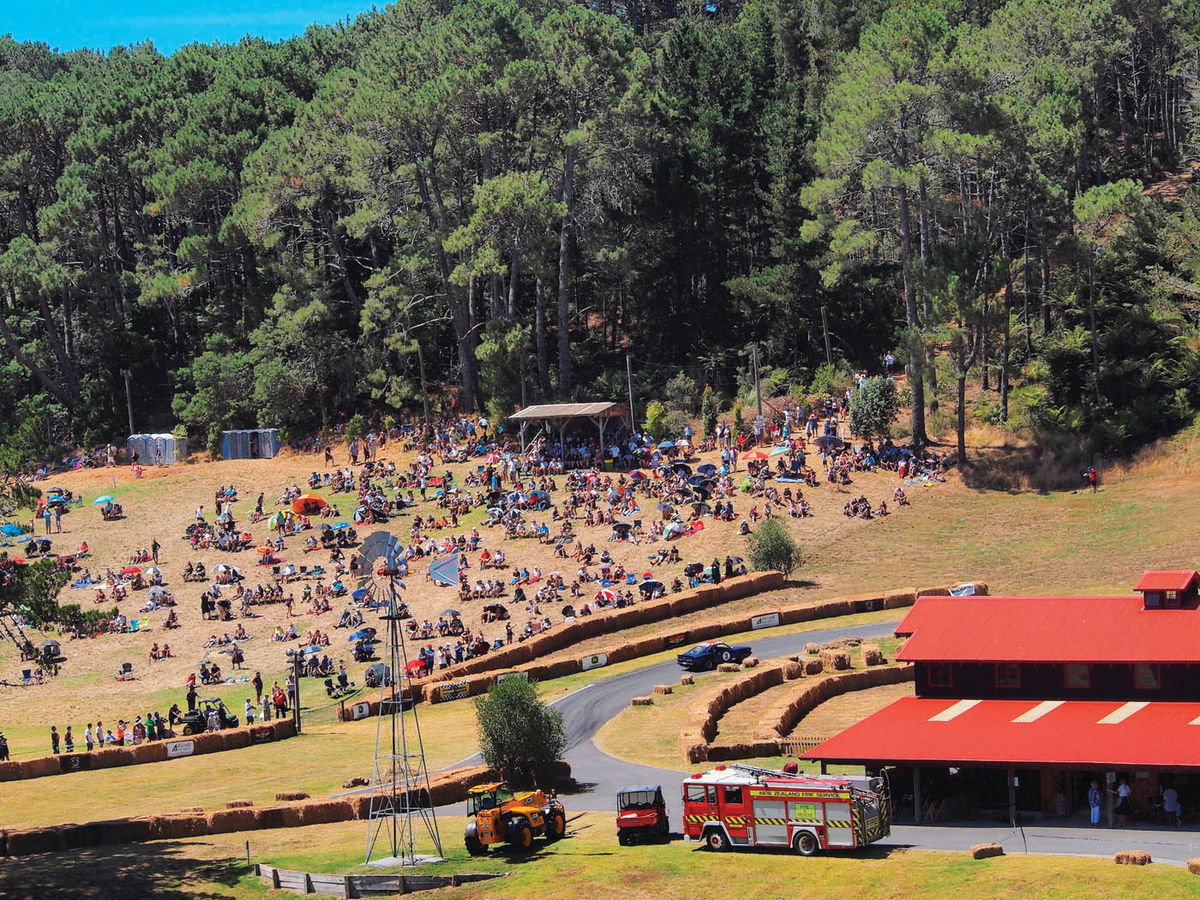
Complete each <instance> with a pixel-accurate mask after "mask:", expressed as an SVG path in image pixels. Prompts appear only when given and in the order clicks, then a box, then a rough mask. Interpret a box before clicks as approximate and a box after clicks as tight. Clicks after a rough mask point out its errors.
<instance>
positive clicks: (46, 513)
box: [42, 506, 52, 534]
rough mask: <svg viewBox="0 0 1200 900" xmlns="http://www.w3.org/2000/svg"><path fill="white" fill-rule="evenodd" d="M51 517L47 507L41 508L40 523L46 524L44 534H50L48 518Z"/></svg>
mask: <svg viewBox="0 0 1200 900" xmlns="http://www.w3.org/2000/svg"><path fill="white" fill-rule="evenodd" d="M51 515H52V513H51V512H50V507H49V506H44V507H42V521H43V522H45V523H46V534H49V533H50V517H51Z"/></svg>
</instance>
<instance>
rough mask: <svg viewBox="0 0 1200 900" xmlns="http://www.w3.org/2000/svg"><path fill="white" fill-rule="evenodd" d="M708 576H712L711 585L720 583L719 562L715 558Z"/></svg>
mask: <svg viewBox="0 0 1200 900" xmlns="http://www.w3.org/2000/svg"><path fill="white" fill-rule="evenodd" d="M709 574H710V575H711V576H712V583H713V584H720V583H721V561H720V560H719V559H717V558H716V557H715V556H714V557H713V561H712V569H711V570H710V572H709Z"/></svg>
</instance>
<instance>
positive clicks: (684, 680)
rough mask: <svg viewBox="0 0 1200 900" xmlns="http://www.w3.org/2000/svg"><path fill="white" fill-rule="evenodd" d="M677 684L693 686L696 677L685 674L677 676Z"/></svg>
mask: <svg viewBox="0 0 1200 900" xmlns="http://www.w3.org/2000/svg"><path fill="white" fill-rule="evenodd" d="M679 683H680V684H695V683H696V676H695V675H692V674H689V673H687V672H685V673H684V674H682V675H680V676H679Z"/></svg>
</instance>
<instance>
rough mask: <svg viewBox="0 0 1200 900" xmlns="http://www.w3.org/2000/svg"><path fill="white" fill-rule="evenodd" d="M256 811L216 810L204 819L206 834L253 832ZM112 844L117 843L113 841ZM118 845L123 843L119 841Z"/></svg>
mask: <svg viewBox="0 0 1200 900" xmlns="http://www.w3.org/2000/svg"><path fill="white" fill-rule="evenodd" d="M257 812H258V810H255V809H252V808H250V807H245V806H243V807H238V808H235V809H218V810H215V811H213V812H210V813H208V815H206V816H205V817H204V821H205V826H206V828H205V831H206V833H208V834H229V833H231V832H234V831H253V830H254V829H255V828H257V827H258V816H257ZM113 843H117V842H116V841H114V842H113ZM120 843H125V842H124V841H121V842H120Z"/></svg>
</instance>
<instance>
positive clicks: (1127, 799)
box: [1108, 778, 1133, 828]
mask: <svg viewBox="0 0 1200 900" xmlns="http://www.w3.org/2000/svg"><path fill="white" fill-rule="evenodd" d="M1108 792H1109V793H1110V794H1113V795H1114V796H1115V797H1116V798H1117V805H1116V806H1115V807H1114V808H1113V812H1114V813H1115V814H1116V816H1117V827H1118V828H1124V827H1125V823H1126V822H1127V821H1128V817H1129V813H1130V812H1131V809H1130V807H1131V806H1132V805H1133V789H1132V788H1130V787H1129V781H1128V780H1126V779H1124V778H1122V779H1121V781H1120V783H1119V784H1117V789H1116V790H1115V791H1114V790H1112V789H1111V788H1109V791H1108Z"/></svg>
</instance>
